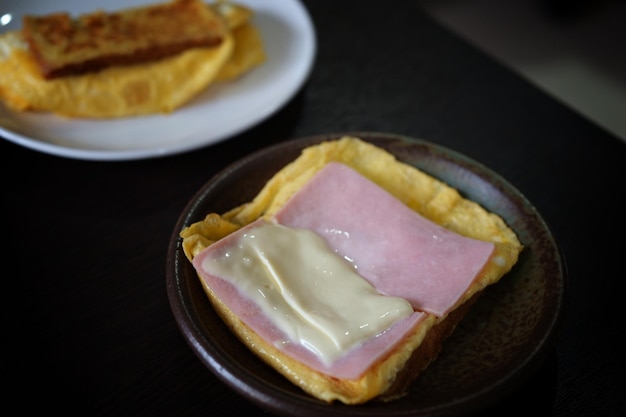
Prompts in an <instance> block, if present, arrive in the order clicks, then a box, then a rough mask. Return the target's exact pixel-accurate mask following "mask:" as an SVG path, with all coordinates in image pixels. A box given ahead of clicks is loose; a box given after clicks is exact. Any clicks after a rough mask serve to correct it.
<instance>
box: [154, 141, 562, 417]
mask: <svg viewBox="0 0 626 417" xmlns="http://www.w3.org/2000/svg"><path fill="white" fill-rule="evenodd" d="M346 135H347V136H356V137H360V138H361V139H364V140H366V141H371V140H372V139H376V138H378V139H381V138H384V140H390V141H396V142H398V143H401V144H403V146H409V147H410V146H414V145H423V146H427V147H430V148H431V149H434V150H436V151H440V152H443V153H444V154H446V155H447V156H451V160H461V161H465V162H466V163H469V164H470V165H471V166H472V167H477V168H478V169H479V172H480V173H482V174H485V175H489V176H490V177H493V178H496V179H497V181H498V185H499V186H502V185H504V186H505V187H506V190H507V192H512V193H513V194H514V195H515V196H516V197H517V198H520V199H522V200H523V201H524V204H525V208H526V209H527V210H530V211H531V212H532V213H533V214H534V215H535V220H538V221H539V223H540V224H539V226H540V228H541V229H542V232H543V233H545V234H546V235H547V237H548V239H549V241H550V243H551V244H552V249H553V250H554V256H555V259H554V261H555V263H556V266H557V269H558V270H559V275H560V276H559V277H558V278H559V281H558V282H557V285H556V286H557V287H558V288H560V291H559V292H558V294H556V295H555V300H556V303H555V308H554V311H553V312H552V315H551V316H550V317H551V320H550V322H549V323H547V324H545V325H544V327H545V328H547V329H548V331H547V332H546V333H545V334H542V336H543V337H541V338H540V343H538V344H537V345H536V346H534V348H533V349H531V353H530V354H529V355H528V356H527V357H526V358H524V360H523V361H521V365H520V364H518V367H519V368H520V372H517V373H516V374H511V375H508V377H507V380H506V381H505V382H507V383H506V384H505V385H502V384H501V382H502V381H501V380H498V381H496V382H494V383H493V384H491V385H490V386H487V387H484V388H483V389H482V390H479V391H477V392H475V393H474V394H473V395H472V396H467V397H465V398H462V399H457V400H455V401H454V402H453V403H452V406H450V405H445V404H444V405H441V406H432V407H428V408H422V409H420V410H397V409H394V410H390V411H391V412H389V411H388V410H386V409H385V408H384V407H383V408H382V411H381V412H377V411H372V410H379V411H380V410H381V408H371V409H368V410H367V411H365V412H363V410H364V409H363V408H362V407H368V404H365V405H358V406H346V405H343V404H326V403H323V402H320V401H318V400H316V399H314V398H312V397H311V398H307V396H306V395H304V398H302V397H294V396H293V395H292V394H290V393H289V392H272V393H271V394H268V393H267V392H265V389H266V388H267V387H266V386H265V385H264V384H263V381H262V380H258V377H255V376H253V378H252V379H251V380H248V381H242V380H241V379H240V378H239V377H238V376H237V372H238V371H237V369H235V368H236V367H237V364H230V365H229V364H226V365H225V364H224V363H221V362H220V361H219V360H218V359H216V357H218V356H219V352H217V351H213V352H209V353H207V352H206V351H202V348H203V347H202V346H201V344H202V341H201V340H200V339H201V338H202V337H201V336H203V335H201V331H200V330H199V329H198V328H197V327H196V326H193V325H190V323H187V322H184V321H183V322H181V318H180V317H179V315H180V314H183V313H184V312H181V310H186V306H184V305H183V304H184V303H183V301H182V300H181V299H180V298H179V297H180V296H181V293H180V288H179V286H178V284H179V282H178V278H179V276H178V273H177V267H178V266H179V264H180V263H181V262H188V261H187V259H186V258H185V257H184V255H183V254H182V249H181V242H182V239H180V237H179V235H178V233H179V231H180V230H182V228H183V227H184V226H185V225H187V224H190V223H192V222H194V221H197V219H192V218H191V217H192V215H193V214H194V213H193V212H194V210H195V209H196V206H198V205H201V204H202V202H203V201H202V200H203V198H204V196H205V195H206V194H207V193H208V191H209V190H210V189H211V187H212V186H213V185H215V183H217V182H219V181H220V180H221V179H222V178H223V177H225V176H227V175H228V174H229V172H231V171H232V170H235V169H237V167H238V166H240V165H244V164H246V163H249V162H250V161H254V160H256V159H258V158H262V157H263V156H264V155H269V154H272V153H273V152H275V151H277V150H281V149H283V148H284V147H289V146H290V145H293V146H298V145H299V146H300V147H304V146H307V145H309V144H312V143H318V142H320V141H323V140H332V139H337V138H339V137H341V136H346ZM447 156H446V157H447ZM431 175H433V174H431ZM434 176H435V177H437V176H436V175H434ZM461 191H462V190H461ZM187 267H188V266H187ZM166 281H167V282H166V286H167V292H168V299H169V302H170V307H171V309H172V312H173V313H174V316H175V318H176V322H177V325H178V326H179V330H180V331H181V332H182V333H183V335H184V337H185V340H186V341H187V343H188V344H189V345H190V347H191V348H192V350H193V351H194V353H195V354H196V355H197V356H198V357H199V359H200V360H201V362H202V363H203V364H204V365H205V366H206V367H208V368H209V369H210V371H212V372H213V373H214V374H215V375H216V376H217V377H218V378H219V379H220V380H221V381H222V382H224V383H225V384H226V385H228V386H230V388H232V389H234V390H235V391H236V392H238V393H239V394H240V395H242V396H243V397H246V398H247V399H248V400H250V401H252V402H253V403H255V404H256V405H258V406H261V407H263V408H264V409H267V410H270V411H272V412H275V413H278V414H280V415H285V416H292V415H294V416H295V415H298V416H301V417H307V416H311V417H313V416H317V415H319V413H322V412H323V413H325V414H328V415H329V416H357V415H365V416H383V415H384V416H387V415H389V416H396V417H397V416H405V415H406V416H409V415H414V416H426V415H428V416H435V415H437V416H444V415H446V416H447V415H458V413H459V406H462V407H463V408H464V410H463V413H464V414H465V413H473V412H476V411H478V410H480V409H482V408H484V407H485V406H488V405H493V404H494V403H495V402H496V401H497V400H501V399H502V398H504V397H505V396H506V395H507V394H510V393H511V391H512V390H514V389H515V388H518V387H519V386H520V385H521V384H523V383H524V382H525V381H526V380H527V379H528V378H530V377H531V376H532V375H533V374H534V373H535V372H536V371H537V369H538V368H539V367H540V366H541V365H542V364H543V363H544V360H545V357H546V356H547V353H548V352H549V351H550V350H551V349H553V348H554V346H555V344H556V340H557V339H558V337H559V335H560V333H561V330H562V327H563V321H564V317H565V315H566V310H567V299H568V297H567V296H568V293H569V284H568V280H567V265H566V260H565V257H564V254H563V251H562V250H561V247H560V246H559V245H558V244H557V242H556V240H555V238H554V235H553V234H552V231H551V230H550V228H549V226H548V224H547V223H546V222H545V220H544V219H543V217H542V216H541V214H540V213H539V212H538V210H537V209H536V208H535V207H534V206H533V205H532V204H531V203H530V202H529V201H528V199H527V198H526V197H525V196H524V195H523V194H522V193H521V192H520V191H519V190H518V189H517V188H516V187H515V186H514V185H513V184H511V183H510V182H508V181H507V180H506V179H505V178H504V177H503V176H501V175H500V174H498V173H496V172H495V171H493V170H491V169H490V168H489V167H487V166H486V165H484V164H482V163H480V162H478V161H476V160H474V159H472V158H470V157H468V156H466V155H464V154H462V153H460V152H457V151H455V150H453V149H450V148H447V147H445V146H442V145H439V144H436V143H433V142H429V141H427V140H424V139H418V138H413V137H409V136H406V135H400V134H394V133H386V132H361V131H352V132H342V133H327V134H319V135H311V136H306V137H301V138H297V139H291V140H288V141H285V142H281V143H277V144H274V145H270V146H268V147H265V148H262V149H259V150H257V151H255V152H252V153H250V154H248V155H247V156H244V157H243V158H241V159H239V160H237V161H234V162H232V163H231V164H229V165H228V166H226V167H225V168H223V169H222V170H220V171H219V172H217V173H216V174H215V175H213V176H212V177H211V178H210V179H208V181H206V182H205V183H204V184H203V186H201V187H200V189H199V190H198V191H197V192H196V193H195V194H194V195H193V196H192V198H191V199H190V200H189V202H188V203H187V205H186V206H185V207H184V209H183V210H182V212H181V215H180V217H179V218H178V220H177V221H176V224H175V227H174V229H173V232H172V235H171V238H170V241H169V243H168V249H167V258H166ZM207 303H208V299H207ZM187 313H188V311H187ZM233 337H234V336H233ZM259 360H260V359H259ZM244 372H245V373H247V370H245V371H244ZM486 395H490V400H489V401H487V403H486V404H485V400H484V397H485V396H486ZM277 399H278V401H277ZM391 404H393V403H391ZM450 407H452V408H450ZM451 413H453V414H451Z"/></svg>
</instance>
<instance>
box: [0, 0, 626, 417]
mask: <svg viewBox="0 0 626 417" xmlns="http://www.w3.org/2000/svg"><path fill="white" fill-rule="evenodd" d="M305 4H306V6H307V8H308V9H309V11H310V13H311V16H312V18H313V20H314V23H315V26H316V30H317V37H318V42H319V43H318V53H317V57H316V62H315V66H314V68H313V71H312V74H311V76H310V79H309V81H308V83H307V84H306V85H305V87H304V88H303V89H302V90H301V91H300V92H299V93H298V94H297V96H296V97H295V98H294V99H293V100H292V101H291V102H289V103H288V104H287V105H286V106H285V107H284V108H283V109H282V110H280V111H279V112H278V113H276V114H275V115H273V116H272V117H271V118H269V119H268V120H266V121H264V122H263V123H261V124H260V125H257V126H256V127H254V128H252V129H250V130H248V131H247V132H245V133H242V134H240V135H238V136H236V137H233V138H231V139H229V140H227V141H224V142H222V143H219V144H216V145H214V146H210V147H207V148H204V149H200V150H197V151H194V152H190V153H186V154H181V155H176V156H169V157H163V158H157V159H149V160H138V161H123V162H94V161H81V160H74V159H65V158H61V157H57V156H51V155H47V154H42V153H38V152H35V151H32V150H29V149H26V148H22V147H19V146H17V145H14V144H13V143H11V142H9V141H4V140H3V141H0V151H1V154H2V157H3V161H4V162H3V169H2V170H3V175H2V177H1V180H0V181H1V190H2V199H3V204H2V205H3V210H2V213H3V216H4V221H3V223H4V224H5V231H7V233H6V234H5V241H4V249H3V252H2V253H3V260H4V262H3V263H4V270H5V272H4V273H3V274H2V275H3V276H4V283H5V284H6V286H5V287H4V290H3V298H4V301H3V302H2V308H3V314H2V323H3V326H2V330H3V342H2V352H3V354H2V375H3V377H4V378H3V379H4V381H5V388H4V390H5V391H4V395H3V398H4V399H5V400H4V404H5V407H8V406H9V405H12V406H15V407H17V408H13V409H14V410H20V414H26V413H27V412H30V411H33V410H35V409H36V410H39V411H40V412H41V410H44V413H46V414H47V413H48V412H50V413H53V412H54V413H61V414H62V415H80V416H89V415H106V416H125V415H129V416H131V415H132V416H139V415H146V416H203V417H205V416H220V415H241V416H244V415H249V416H251V415H264V414H269V413H268V412H266V411H264V410H261V409H259V408H258V407H257V406H255V405H253V404H251V403H249V402H247V401H246V400H243V399H242V398H241V397H240V396H239V395H238V394H237V393H235V392H234V391H232V390H231V389H229V388H228V387H226V386H225V385H224V384H222V383H221V382H220V381H219V380H218V379H217V378H216V377H215V376H214V375H213V374H212V373H211V372H210V371H209V370H208V369H207V368H205V367H204V366H203V365H202V364H201V363H200V361H199V360H198V358H197V357H196V356H195V354H194V353H193V352H192V350H191V349H190V348H189V346H188V345H187V344H186V342H185V340H184V339H183V337H182V335H181V333H180V331H179V329H178V327H177V325H176V323H175V321H174V318H173V315H172V313H171V310H170V307H169V303H168V298H167V293H166V286H165V259H166V250H167V245H168V240H169V238H170V236H171V235H172V232H173V228H174V225H175V223H176V221H177V219H178V216H179V214H180V212H181V211H182V210H183V208H184V207H185V205H186V204H187V202H188V201H189V200H190V199H191V197H192V196H193V195H194V193H195V192H196V191H197V190H198V189H199V188H200V187H201V186H202V185H203V184H204V183H205V182H206V181H208V180H209V179H210V178H211V176H212V175H213V174H215V173H216V172H218V171H219V170H220V169H222V168H223V167H224V166H226V165H227V164H229V163H231V162H233V161H234V160H236V159H238V158H240V157H242V156H244V155H247V154H249V153H250V152H252V151H254V150H257V149H260V148H262V147H265V146H267V145H270V144H274V143H278V142H281V141H286V140H290V139H294V138H298V137H303V136H309V135H317V134H322V133H329V132H344V131H374V132H390V133H397V134H402V135H407V136H412V137H416V138H421V139H426V140H429V141H431V142H434V143H437V144H440V145H443V146H445V147H448V148H451V149H453V150H456V151H458V152H461V153H464V154H466V155H467V156H469V157H471V158H473V159H475V160H478V161H480V162H482V163H483V164H484V165H486V166H488V167H489V168H491V169H492V170H494V171H496V172H498V173H500V174H501V175H502V176H503V177H505V178H506V179H507V180H508V181H509V182H511V183H512V184H513V185H515V186H516V187H517V188H518V189H519V190H520V191H521V192H522V193H524V194H525V195H526V196H527V197H528V199H529V200H530V201H531V203H532V204H534V205H535V206H536V208H537V209H538V210H539V212H540V213H541V214H542V216H543V217H544V219H545V220H546V222H547V223H548V225H549V226H550V228H551V230H552V232H553V233H554V235H555V237H556V239H557V241H558V244H559V245H560V246H561V248H562V250H563V252H564V254H565V257H566V260H567V267H568V271H569V286H570V294H569V308H568V312H567V316H566V321H565V323H564V326H563V328H562V332H561V334H560V336H559V339H558V342H557V345H556V347H555V349H554V352H553V353H552V354H551V355H550V357H549V358H548V360H547V361H546V363H545V365H544V366H543V367H542V368H541V369H540V370H539V372H538V373H537V375H536V376H534V377H533V378H531V379H530V380H529V382H528V383H527V384H526V385H524V387H522V388H521V389H520V390H519V391H517V392H515V393H514V394H513V395H512V396H511V397H510V398H507V399H505V400H504V401H502V402H501V403H498V404H495V405H494V406H493V407H491V408H489V409H487V410H485V415H501V414H504V413H506V414H509V413H510V412H512V411H521V412H524V411H526V412H528V413H532V414H533V415H536V416H542V415H543V416H567V417H572V416H574V417H583V416H585V417H586V416H617V415H624V413H626V405H625V402H624V394H625V393H626V389H625V388H626V384H625V383H624V373H625V372H626V359H625V355H624V348H623V343H621V342H620V340H623V328H624V322H623V318H624V309H623V308H624V307H623V306H624V292H623V291H622V290H621V288H622V287H623V281H624V276H625V274H624V268H623V264H624V262H625V259H626V258H625V256H624V248H625V245H624V235H625V232H626V230H625V228H624V223H625V220H624V208H623V205H622V203H621V201H622V198H623V193H624V189H625V185H624V184H626V175H625V168H624V166H625V163H626V146H625V144H624V142H623V141H621V140H620V139H619V138H616V137H614V136H612V135H611V134H609V133H607V132H606V131H604V130H602V129H601V128H599V127H598V126H596V125H594V124H593V123H591V122H589V121H588V120H586V119H585V118H583V117H581V116H580V115H578V114H576V113H575V112H573V111H572V110H570V109H568V108H567V107H565V106H564V105H562V104H561V103H559V102H557V101H556V100H554V99H552V98H550V97H548V96H547V95H546V94H544V93H543V92H542V91H540V90H538V89H537V88H535V87H534V86H532V85H531V84H529V83H528V82H526V81H525V80H523V79H522V78H520V77H519V76H518V75H516V74H515V73H513V72H512V71H511V70H510V69H509V68H506V67H504V66H502V65H500V64H499V63H497V62H495V61H494V60H492V59H490V58H489V57H487V56H485V55H484V54H483V53H481V52H480V51H478V50H476V49H475V48H473V47H472V46H470V45H469V44H468V43H466V42H465V41H464V40H463V39H460V38H459V37H457V36H455V35H454V34H452V33H450V32H449V31H447V30H446V29H444V28H443V27H441V26H440V25H439V24H437V23H436V22H434V21H433V20H431V18H429V17H428V16H427V15H426V14H425V13H424V12H423V11H422V10H420V9H419V7H418V5H417V4H416V2H411V1H402V2H399V1H398V2H394V3H393V6H391V5H382V4H381V3H380V2H373V1H346V0H344V1H341V2H331V1H315V0H310V1H306V2H305Z"/></svg>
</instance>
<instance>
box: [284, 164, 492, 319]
mask: <svg viewBox="0 0 626 417" xmlns="http://www.w3.org/2000/svg"><path fill="white" fill-rule="evenodd" d="M275 217H276V221H277V222H278V223H281V224H283V225H285V226H289V227H298V228H306V229H310V230H314V231H316V232H317V233H318V234H320V235H321V236H323V237H324V238H325V239H326V241H327V242H328V244H329V245H330V247H331V248H332V249H333V250H335V252H337V253H338V254H339V255H340V256H342V257H344V258H346V259H347V260H349V261H350V262H352V263H353V264H354V265H355V267H356V268H357V272H358V273H359V274H360V275H361V276H362V277H364V278H365V279H367V280H368V281H369V282H370V283H371V284H372V285H373V286H374V287H375V288H376V289H377V290H378V291H379V292H380V293H381V294H384V295H392V296H398V297H403V298H405V299H407V300H408V301H409V302H410V303H411V305H412V306H413V307H414V308H415V309H416V310H420V311H425V312H428V313H431V314H434V315H437V316H440V317H441V316H444V315H446V314H447V313H448V312H450V310H451V309H452V308H453V307H454V306H455V304H456V303H457V302H458V301H459V299H460V298H461V297H462V296H463V294H464V293H465V291H467V289H468V288H469V286H470V285H471V284H472V282H473V281H474V279H475V278H476V276H477V275H478V273H479V272H480V271H481V269H483V267H484V266H485V264H486V263H487V262H488V261H489V258H490V256H491V255H492V253H493V250H494V245H493V244H492V243H490V242H483V241H479V240H475V239H470V238H467V237H464V236H461V235H459V234H457V233H454V232H451V231H449V230H447V229H445V228H443V227H441V226H439V225H437V224H436V223H433V222H431V221H430V220H428V219H426V218H424V217H422V216H421V215H419V214H418V213H416V212H415V211H413V210H411V209H410V208H408V207H407V206H406V205H405V204H403V203H402V202H401V201H399V200H398V199H396V198H395V197H393V196H392V195H391V194H390V193H388V192H387V191H386V190H384V189H383V188H381V187H379V186H378V185H377V184H375V183H374V182H372V181H370V180H369V179H367V178H365V177H363V176H362V175H360V174H359V173H357V172H356V171H355V170H353V169H352V168H350V167H348V166H346V165H344V164H340V163H334V162H333V163H329V164H327V165H326V166H325V167H324V168H323V169H322V170H320V172H319V173H317V174H316V175H315V177H313V178H312V179H311V180H310V181H309V182H308V183H307V184H306V185H305V186H304V187H302V188H301V189H300V190H299V191H298V192H297V193H296V194H295V195H294V196H293V197H292V198H291V199H290V200H289V201H288V202H287V203H286V204H285V206H284V207H282V208H281V210H280V211H279V212H278V213H276V216H275Z"/></svg>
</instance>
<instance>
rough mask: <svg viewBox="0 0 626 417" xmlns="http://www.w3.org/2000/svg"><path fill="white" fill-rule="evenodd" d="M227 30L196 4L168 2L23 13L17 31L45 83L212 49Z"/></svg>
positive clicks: (198, 0)
mask: <svg viewBox="0 0 626 417" xmlns="http://www.w3.org/2000/svg"><path fill="white" fill-rule="evenodd" d="M226 30H227V27H226V25H225V23H224V22H223V20H222V19H221V17H220V16H219V15H218V14H217V13H216V12H215V11H214V10H213V9H212V8H210V7H208V6H207V5H206V4H205V3H204V2H202V1H201V0H173V1H171V2H169V3H161V4H154V5H150V6H144V7H136V8H129V9H124V10H120V11H117V12H111V13H105V12H103V11H98V12H94V13H89V14H84V15H81V16H79V17H77V18H72V17H71V16H70V15H69V14H68V13H54V14H49V15H45V16H32V15H27V16H25V17H24V18H23V25H22V33H23V37H24V39H25V40H26V42H27V43H28V47H29V50H30V52H31V54H32V55H33V57H34V58H35V60H36V61H37V63H38V65H39V67H40V70H41V74H42V76H43V77H44V78H46V79H52V78H57V77H63V76H71V75H81V74H85V73H88V72H94V71H98V70H101V69H104V68H107V67H110V66H119V65H132V64H138V63H144V62H150V61H154V60H157V59H161V58H165V57H168V56H172V55H175V54H178V53H180V52H182V51H185V50H187V49H190V48H194V47H212V46H216V45H219V44H220V43H221V42H222V40H223V39H224V36H225V33H226Z"/></svg>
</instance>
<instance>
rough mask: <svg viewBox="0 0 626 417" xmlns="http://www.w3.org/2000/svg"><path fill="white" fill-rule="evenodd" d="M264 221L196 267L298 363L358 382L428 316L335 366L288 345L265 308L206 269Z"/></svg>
mask: <svg viewBox="0 0 626 417" xmlns="http://www.w3.org/2000/svg"><path fill="white" fill-rule="evenodd" d="M262 222H263V220H257V221H256V222H253V223H251V224H249V225H248V226H246V227H244V228H242V229H240V230H238V231H237V232H235V233H232V234H230V235H228V236H227V237H225V238H223V239H221V240H220V241H218V242H216V243H214V244H213V245H211V246H209V247H208V248H206V249H205V250H203V251H202V252H200V253H199V254H198V255H197V256H196V257H195V258H194V259H193V265H194V267H195V268H196V270H197V271H198V273H199V275H200V276H201V278H202V279H203V280H204V281H205V283H206V284H207V285H208V286H209V287H210V288H211V289H212V290H213V292H214V293H215V295H216V296H217V297H218V298H219V299H220V300H221V301H222V302H223V303H224V304H226V305H227V306H228V308H229V309H230V310H231V311H232V312H233V313H235V314H236V315H237V317H239V318H240V319H241V320H242V321H243V322H244V323H245V324H246V325H248V326H249V327H250V328H251V329H252V330H254V331H255V332H256V333H257V334H258V335H259V336H260V337H262V338H263V339H264V340H265V341H266V342H268V343H269V344H271V345H274V346H276V347H278V348H279V349H280V350H281V351H283V352H284V353H285V354H287V355H289V356H290V357H292V358H294V359H295V360H297V361H299V362H301V363H304V364H305V365H307V366H309V367H310V368H312V369H315V370H317V371H319V372H322V373H325V374H328V375H330V376H333V377H336V378H344V379H356V378H358V377H359V376H361V375H362V374H363V373H364V372H365V371H366V370H367V369H368V368H369V367H370V366H372V365H373V364H374V363H375V362H376V361H377V360H378V359H379V358H381V357H382V356H384V355H385V354H386V353H387V352H389V351H391V350H392V349H393V348H394V347H395V346H397V345H398V343H400V341H402V340H403V339H404V338H405V337H406V336H407V335H409V334H411V333H412V330H413V329H414V328H415V327H416V326H417V325H419V323H421V322H422V321H423V320H424V318H425V317H426V315H425V314H424V313H421V312H414V313H413V314H411V315H410V316H408V317H406V318H404V319H402V320H399V321H398V322H396V323H395V324H394V325H393V327H391V328H390V329H388V330H387V331H385V332H383V333H382V334H380V335H378V336H376V337H372V338H370V339H369V340H368V341H366V342H365V343H363V344H361V345H360V346H357V347H355V348H354V349H352V350H351V351H350V352H347V353H346V354H345V355H344V356H343V357H341V358H340V359H338V360H337V361H335V362H334V363H333V364H332V365H331V366H326V365H325V364H324V363H323V362H322V361H321V360H320V359H319V358H318V357H317V356H316V355H315V354H314V353H313V352H312V351H310V350H308V349H306V348H304V347H303V346H302V345H299V344H297V343H284V342H285V340H287V336H286V335H285V334H284V333H283V332H282V331H281V330H280V329H278V328H277V327H276V326H275V325H274V324H273V323H272V321H271V320H270V319H269V318H268V317H267V316H266V315H264V314H263V313H262V311H261V309H260V308H259V307H258V306H257V305H256V304H255V303H254V302H253V301H251V300H250V299H249V298H247V297H246V296H244V295H243V294H242V293H241V292H239V290H238V289H237V288H236V287H235V286H234V285H233V284H231V283H230V282H228V281H226V280H225V279H222V278H220V277H218V276H214V275H212V274H210V273H208V272H207V271H206V270H205V269H204V268H203V267H202V264H203V262H204V260H205V259H207V258H211V257H219V256H222V254H223V253H224V252H225V251H227V250H228V248H229V247H232V245H236V244H237V241H238V239H239V238H240V236H241V235H242V234H243V233H245V232H246V231H248V230H249V229H250V228H253V227H256V226H258V225H259V224H262Z"/></svg>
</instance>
